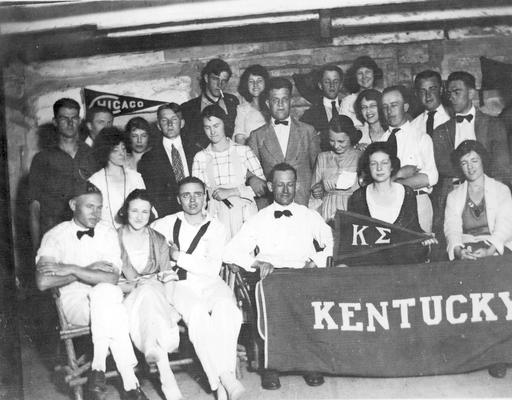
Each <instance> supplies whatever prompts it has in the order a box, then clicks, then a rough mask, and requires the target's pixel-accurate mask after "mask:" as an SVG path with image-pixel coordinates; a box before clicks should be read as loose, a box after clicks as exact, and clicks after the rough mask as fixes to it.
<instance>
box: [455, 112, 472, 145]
mask: <svg viewBox="0 0 512 400" xmlns="http://www.w3.org/2000/svg"><path fill="white" fill-rule="evenodd" d="M475 113H476V110H475V106H471V108H470V110H469V112H468V113H467V114H460V113H458V114H456V116H457V115H470V114H471V115H472V116H473V119H472V120H471V121H468V120H466V119H465V120H464V121H462V122H455V145H454V149H456V148H457V147H458V146H459V144H461V143H462V142H463V141H464V140H476V135H475Z"/></svg>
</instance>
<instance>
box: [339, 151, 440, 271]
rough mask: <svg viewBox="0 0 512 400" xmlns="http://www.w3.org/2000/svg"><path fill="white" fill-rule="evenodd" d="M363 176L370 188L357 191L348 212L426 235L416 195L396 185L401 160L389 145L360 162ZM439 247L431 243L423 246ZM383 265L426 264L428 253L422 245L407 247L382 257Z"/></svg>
mask: <svg viewBox="0 0 512 400" xmlns="http://www.w3.org/2000/svg"><path fill="white" fill-rule="evenodd" d="M360 168H361V170H362V171H361V173H362V174H363V175H364V176H366V177H368V178H367V179H368V181H369V184H368V185H366V186H363V187H361V188H359V189H357V190H356V191H355V192H354V193H353V194H352V196H351V197H350V199H349V201H348V211H352V212H355V213H358V214H362V215H365V216H368V217H371V218H375V219H379V220H381V221H385V222H387V223H390V224H394V225H398V226H400V227H402V228H406V229H409V230H412V231H416V232H420V233H421V232H422V230H421V228H420V223H419V221H418V207H417V204H416V195H415V193H414V190H413V189H411V188H410V187H409V186H404V185H402V184H400V183H396V182H393V176H394V175H395V174H396V172H397V171H398V170H399V169H400V160H399V159H398V157H396V155H394V153H393V151H392V149H391V148H390V146H389V144H388V143H387V142H375V143H372V144H370V145H369V146H368V147H367V148H366V150H365V152H364V153H363V155H362V156H361V162H360ZM433 243H436V241H435V239H427V240H425V241H424V242H423V243H422V245H423V246H426V245H430V244H433ZM378 254H379V256H380V259H381V261H382V263H386V264H409V263H416V262H421V261H424V259H425V255H426V251H425V249H423V248H422V247H421V246H419V245H415V244H413V245H404V246H403V247H401V248H400V250H399V251H396V250H394V249H392V250H383V251H381V252H379V253H378Z"/></svg>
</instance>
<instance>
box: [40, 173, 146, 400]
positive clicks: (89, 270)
mask: <svg viewBox="0 0 512 400" xmlns="http://www.w3.org/2000/svg"><path fill="white" fill-rule="evenodd" d="M69 206H70V207H71V210H72V211H73V218H72V219H71V220H70V221H65V222H61V223H60V224H59V225H57V226H55V227H54V228H52V229H51V230H49V231H48V232H47V233H46V234H45V235H44V237H43V240H42V242H41V247H40V248H39V250H38V252H37V256H36V265H37V270H36V283H37V287H38V288H39V290H47V289H51V288H60V296H61V300H62V306H63V309H64V314H65V316H66V318H67V319H68V321H69V322H70V323H71V324H74V325H89V324H90V325H91V332H92V341H93V346H94V347H93V348H94V355H93V360H92V365H91V369H92V371H91V374H90V376H89V381H88V390H89V393H90V398H91V399H105V396H106V390H107V389H106V382H105V360H106V358H107V355H108V350H109V348H110V351H111V352H112V356H113V357H114V360H115V362H116V366H117V369H118V371H119V374H120V375H121V378H122V380H123V386H124V389H125V391H126V397H125V398H126V399H133V400H144V399H147V397H146V395H145V394H144V392H143V391H142V390H141V388H140V386H139V382H138V381H137V378H136V377H135V373H134V371H133V368H134V366H135V365H136V364H137V360H136V358H135V354H134V353H133V347H132V343H131V341H130V337H129V333H128V316H127V313H126V310H125V308H124V305H123V293H122V292H121V289H120V288H119V287H118V286H117V281H118V278H119V273H120V270H121V250H120V247H119V241H118V238H117V234H116V232H115V231H114V230H113V229H112V228H110V227H108V226H106V225H103V224H101V223H99V221H100V220H101V207H102V196H101V192H100V191H99V189H98V188H97V187H95V186H94V185H92V184H91V183H85V182H80V183H79V184H77V185H76V187H75V189H74V197H73V198H72V199H71V200H70V201H69Z"/></svg>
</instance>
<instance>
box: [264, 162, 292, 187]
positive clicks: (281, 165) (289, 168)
mask: <svg viewBox="0 0 512 400" xmlns="http://www.w3.org/2000/svg"><path fill="white" fill-rule="evenodd" d="M278 171H282V172H284V171H292V172H293V175H295V180H297V170H296V169H295V168H294V167H292V166H291V165H290V164H288V163H285V162H282V163H278V164H276V165H274V166H273V167H272V170H271V171H270V179H269V181H270V182H272V181H273V180H274V175H275V173H276V172H278Z"/></svg>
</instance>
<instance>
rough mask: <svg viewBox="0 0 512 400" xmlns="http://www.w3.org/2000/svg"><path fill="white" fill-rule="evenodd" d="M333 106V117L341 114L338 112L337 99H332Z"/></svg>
mask: <svg viewBox="0 0 512 400" xmlns="http://www.w3.org/2000/svg"><path fill="white" fill-rule="evenodd" d="M331 106H332V118H334V117H337V116H338V115H339V114H338V109H337V108H336V101H331Z"/></svg>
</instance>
